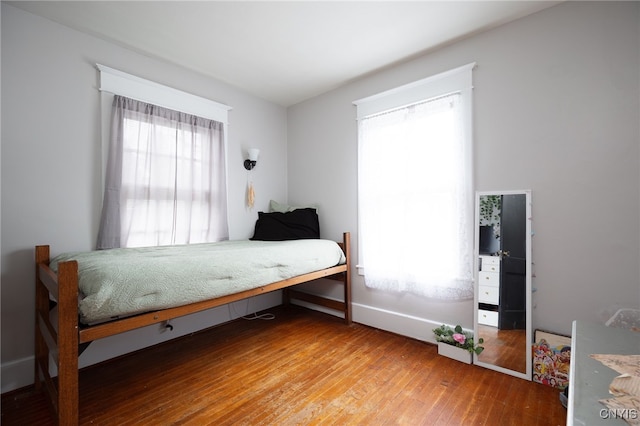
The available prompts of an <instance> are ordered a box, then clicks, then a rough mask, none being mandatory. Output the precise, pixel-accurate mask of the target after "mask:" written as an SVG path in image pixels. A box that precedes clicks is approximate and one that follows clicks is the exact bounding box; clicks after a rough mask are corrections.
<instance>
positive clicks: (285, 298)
mask: <svg viewBox="0 0 640 426" xmlns="http://www.w3.org/2000/svg"><path fill="white" fill-rule="evenodd" d="M282 304H283V305H284V306H289V305H290V304H291V293H289V289H288V288H286V287H285V288H283V289H282Z"/></svg>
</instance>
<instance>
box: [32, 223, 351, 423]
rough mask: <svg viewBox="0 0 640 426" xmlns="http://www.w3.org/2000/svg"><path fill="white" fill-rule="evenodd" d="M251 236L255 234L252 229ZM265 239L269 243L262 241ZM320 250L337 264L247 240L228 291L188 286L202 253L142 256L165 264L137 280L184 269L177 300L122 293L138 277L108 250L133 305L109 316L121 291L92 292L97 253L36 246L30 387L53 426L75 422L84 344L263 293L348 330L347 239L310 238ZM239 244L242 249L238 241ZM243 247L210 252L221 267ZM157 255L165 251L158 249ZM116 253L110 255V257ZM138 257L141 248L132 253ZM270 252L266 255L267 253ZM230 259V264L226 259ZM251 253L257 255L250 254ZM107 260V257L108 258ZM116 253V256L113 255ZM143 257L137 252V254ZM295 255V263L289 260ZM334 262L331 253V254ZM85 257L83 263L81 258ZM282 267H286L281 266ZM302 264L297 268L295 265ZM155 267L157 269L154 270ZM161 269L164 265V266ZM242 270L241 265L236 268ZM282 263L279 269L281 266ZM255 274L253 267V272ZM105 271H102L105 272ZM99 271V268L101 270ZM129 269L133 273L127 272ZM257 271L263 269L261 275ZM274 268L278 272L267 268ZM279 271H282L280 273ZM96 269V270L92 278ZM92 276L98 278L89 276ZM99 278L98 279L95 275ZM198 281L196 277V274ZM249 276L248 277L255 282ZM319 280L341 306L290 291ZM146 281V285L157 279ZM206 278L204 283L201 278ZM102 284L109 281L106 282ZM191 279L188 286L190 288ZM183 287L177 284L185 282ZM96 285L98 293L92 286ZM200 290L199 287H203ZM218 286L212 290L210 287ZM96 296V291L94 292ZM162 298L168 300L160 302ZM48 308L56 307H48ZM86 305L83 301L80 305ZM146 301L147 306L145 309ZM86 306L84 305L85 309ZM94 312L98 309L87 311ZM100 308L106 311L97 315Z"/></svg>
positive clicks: (296, 247) (297, 246)
mask: <svg viewBox="0 0 640 426" xmlns="http://www.w3.org/2000/svg"><path fill="white" fill-rule="evenodd" d="M256 231H257V229H256ZM266 239H267V240H269V238H266ZM317 241H319V242H322V244H323V245H326V246H327V247H330V246H334V252H335V247H336V246H337V247H338V249H339V251H340V252H341V255H342V256H341V258H340V260H338V261H337V262H333V261H330V260H329V262H330V263H333V264H325V265H322V266H318V263H317V262H316V259H315V258H316V257H317V256H316V255H317V253H315V251H313V250H315V249H313V250H311V249H310V248H308V247H307V246H306V244H307V243H311V240H306V239H302V240H293V241H277V242H276V241H247V242H245V243H247V244H248V245H249V246H250V247H253V249H254V250H256V247H257V250H258V251H253V252H250V253H251V254H249V259H252V260H247V259H244V260H240V261H238V262H235V263H234V264H233V265H234V266H233V268H231V269H233V270H239V271H240V272H239V274H240V275H241V276H242V277H243V278H244V280H240V281H241V282H242V285H238V286H231V287H230V289H229V290H226V291H220V290H217V289H216V290H211V291H209V290H206V289H205V290H203V289H201V288H200V287H198V286H197V285H195V284H193V282H195V281H197V280H198V279H200V278H193V277H192V276H191V272H189V271H191V270H193V269H194V268H195V269H198V268H196V267H195V266H194V265H196V263H194V260H193V258H195V257H199V256H201V255H202V253H198V254H197V255H194V254H189V253H187V254H184V253H182V254H180V255H178V257H177V258H175V259H174V260H172V261H171V262H173V263H171V262H170V263H166V262H169V261H168V260H166V259H168V258H166V257H162V256H165V255H170V253H162V254H157V252H155V253H156V254H148V253H147V254H146V255H147V256H150V257H154V256H159V257H162V259H164V260H163V261H161V262H160V263H159V264H155V266H149V267H147V268H139V269H140V270H141V271H142V272H143V275H150V274H152V273H153V271H154V270H157V269H162V271H161V273H160V275H168V278H167V281H174V282H175V281H177V279H176V274H175V273H173V274H172V273H169V274H167V271H169V272H171V271H174V270H178V269H175V267H176V265H180V264H183V265H186V268H180V269H179V271H180V274H182V276H183V277H184V279H180V291H179V292H178V293H179V295H181V296H180V297H179V298H178V299H177V300H174V299H172V298H171V297H168V296H167V295H166V294H165V293H166V291H164V287H163V286H160V287H161V288H162V289H163V291H156V292H154V290H152V289H149V288H147V287H146V286H147V285H148V283H145V284H143V285H141V286H142V287H144V289H143V291H142V293H141V294H140V295H138V296H135V295H130V294H129V293H127V292H128V291H130V290H131V288H133V287H136V286H135V285H133V284H135V282H136V281H137V280H140V276H135V277H134V278H127V277H130V276H129V275H127V274H130V272H126V270H125V268H124V267H123V264H124V263H126V262H127V261H126V260H124V259H127V258H128V257H129V256H128V255H126V256H118V255H115V254H114V253H116V252H117V251H119V250H120V251H122V250H130V249H113V250H107V251H105V252H108V254H107V257H109V261H108V262H107V264H109V265H111V266H110V267H111V268H112V269H114V270H116V271H117V273H118V274H120V275H121V276H122V277H124V279H125V281H127V282H128V283H129V287H126V286H125V288H127V290H122V292H124V293H125V294H127V296H126V297H125V299H126V300H129V302H131V301H135V303H125V304H124V305H125V308H124V309H123V310H121V311H118V309H120V308H118V309H116V310H113V309H112V307H111V306H109V305H110V298H109V295H110V294H111V295H113V294H114V293H120V292H121V290H113V289H112V288H111V289H109V288H108V289H107V290H104V289H103V288H102V287H101V286H96V285H94V284H95V282H94V281H95V280H96V279H97V278H96V276H98V277H100V276H102V275H105V274H106V272H104V273H103V272H102V271H103V270H102V269H100V266H96V265H98V263H95V262H94V260H92V259H91V258H92V256H95V254H96V252H90V253H85V254H83V253H67V254H63V255H60V256H57V257H56V258H54V259H50V247H49V246H47V245H40V246H36V248H35V262H36V321H35V324H36V325H35V379H34V382H35V387H36V389H37V390H39V389H43V390H44V391H45V394H46V395H47V396H48V399H49V400H50V402H51V406H52V408H53V411H54V414H55V417H56V420H57V422H58V424H64V425H73V424H78V413H79V391H78V357H79V354H80V353H81V349H80V348H81V347H83V346H84V345H88V344H89V343H90V342H92V341H94V340H97V339H101V338H104V337H108V336H112V335H115V334H119V333H123V332H126V331H130V330H134V329H137V328H140V327H145V326H148V325H152V324H157V323H162V322H165V321H169V320H171V319H174V318H177V317H181V316H184V315H188V314H192V313H195V312H200V311H203V310H206V309H210V308H214V307H217V306H221V305H225V304H228V303H231V302H235V301H238V300H242V299H246V298H248V297H252V296H256V295H260V294H263V293H267V292H271V291H275V290H283V303H284V304H287V303H290V301H291V300H294V299H295V300H299V301H303V302H306V303H310V304H314V305H318V306H322V307H324V308H328V309H331V310H336V311H340V312H342V313H343V315H344V321H345V323H346V324H347V325H348V324H351V260H350V234H349V233H348V232H345V233H344V234H343V239H342V241H340V242H333V241H328V240H317ZM243 244H244V243H243ZM243 244H236V242H223V243H222V244H219V245H218V243H216V244H214V246H217V248H215V249H214V251H216V250H217V251H221V252H223V257H224V256H226V257H224V258H225V259H227V262H232V261H231V260H229V259H231V258H233V256H240V255H239V254H238V251H241V250H242V248H241V247H239V246H242V245H243ZM281 245H292V246H293V252H294V253H295V254H296V255H295V256H294V258H293V260H286V261H284V260H283V261H282V262H281V261H280V260H279V256H281V254H282V253H281V252H279V251H278V250H279V249H278V247H279V246H281ZM204 246H205V245H200V244H198V245H194V247H193V248H195V250H196V251H199V252H205V251H206V249H205V247H204ZM159 249H160V251H162V252H165V251H167V250H166V249H164V248H159ZM114 250H115V251H114ZM139 251H141V252H145V250H139ZM269 252H273V253H275V254H274V255H273V256H275V257H273V256H271V255H270V254H269V255H268V254H267V253H269ZM305 252H310V253H311V257H313V258H314V259H312V260H311V261H305V260H303V259H302V258H301V257H300V254H301V253H305ZM230 253H231V258H230V257H228V256H229V254H230ZM256 253H262V254H261V255H260V256H257V255H256ZM112 254H113V255H112ZM120 254H122V253H120ZM144 255H145V254H144V253H143V256H144ZM296 256H297V257H296ZM332 256H334V255H332ZM256 257H266V258H267V259H268V260H267V261H266V262H271V263H267V264H266V265H267V266H265V264H264V263H261V261H258V260H257V259H256ZM87 259H89V260H87ZM286 262H289V263H286ZM305 262H306V263H307V264H305V265H303V266H302V267H299V266H300V264H301V263H305ZM157 265H161V266H157ZM162 265H165V266H164V267H163V266H162ZM238 265H241V266H238ZM283 265H285V266H283ZM241 267H242V268H244V267H247V268H249V267H253V270H252V271H253V272H251V271H250V270H249V269H246V270H242V269H239V268H241ZM256 268H258V269H256ZM106 269H108V268H106ZM106 269H105V270H106ZM134 269H135V268H134ZM222 269H223V272H222V274H221V275H220V277H217V278H215V279H211V280H209V281H211V282H214V283H216V284H217V283H219V282H221V281H225V280H228V279H229V275H230V272H229V271H230V270H229V268H227V269H224V268H222ZM260 269H263V270H264V269H266V270H267V271H266V273H262V272H264V271H262V272H261V271H260ZM274 269H277V270H278V271H277V272H274V271H273V270H274ZM281 269H284V270H286V271H285V272H282V271H281ZM96 271H97V272H96ZM197 272H198V274H200V275H201V276H206V274H207V273H208V272H210V270H208V269H206V268H203V270H202V271H200V270H198V271H197ZM96 274H97V275H96ZM101 274H102V275H101ZM195 275H197V274H195ZM254 277H255V279H254ZM320 278H330V279H335V280H339V281H341V282H342V283H343V286H344V301H338V300H335V299H329V298H324V297H320V296H317V295H312V294H308V293H304V292H300V291H297V290H295V289H293V288H292V287H293V286H296V285H297V284H301V283H305V282H309V281H313V280H317V279H320ZM157 280H158V279H157V278H154V277H152V278H151V280H150V281H157ZM205 280H206V279H205ZM105 281H113V280H112V279H111V278H107V279H105ZM192 281H193V282H192ZM185 282H186V283H187V284H184V283H185ZM92 287H97V290H96V289H94V288H92ZM205 287H206V286H205ZM214 287H217V286H214ZM101 291H102V293H101ZM167 300H173V301H169V302H167ZM54 302H55V303H54ZM83 302H86V303H83ZM149 303H151V304H149ZM54 304H55V305H57V319H56V320H52V316H51V314H50V312H51V307H52V306H53V305H54ZM88 305H89V307H87V306H88ZM94 306H99V309H97V310H93V307H94ZM105 306H107V308H105V309H103V308H104V307H105ZM50 360H53V362H54V364H55V366H56V367H57V371H58V376H57V379H54V378H52V377H51V375H50V373H49V368H50Z"/></svg>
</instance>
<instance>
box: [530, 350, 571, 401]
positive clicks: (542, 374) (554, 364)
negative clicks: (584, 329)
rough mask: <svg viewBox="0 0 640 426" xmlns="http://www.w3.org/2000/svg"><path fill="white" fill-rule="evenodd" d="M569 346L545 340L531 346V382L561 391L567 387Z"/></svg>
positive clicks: (569, 357)
mask: <svg viewBox="0 0 640 426" xmlns="http://www.w3.org/2000/svg"><path fill="white" fill-rule="evenodd" d="M570 360H571V346H569V345H565V344H562V343H560V344H558V345H553V344H550V343H548V342H547V340H545V339H541V340H539V341H538V342H537V343H535V344H534V345H533V381H534V382H538V383H542V384H544V385H548V386H551V387H554V388H558V389H560V390H563V389H564V388H566V387H567V386H568V385H569V363H570Z"/></svg>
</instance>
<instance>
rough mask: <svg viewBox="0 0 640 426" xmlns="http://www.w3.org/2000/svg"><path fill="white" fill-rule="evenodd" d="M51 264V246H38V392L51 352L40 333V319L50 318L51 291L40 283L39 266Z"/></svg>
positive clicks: (35, 375)
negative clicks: (41, 371)
mask: <svg viewBox="0 0 640 426" xmlns="http://www.w3.org/2000/svg"><path fill="white" fill-rule="evenodd" d="M41 263H44V264H45V265H48V264H49V246H36V318H35V353H34V356H35V358H34V359H35V363H34V369H35V371H34V377H33V380H34V386H35V388H36V390H40V389H41V388H42V381H41V380H40V369H42V370H44V371H49V350H48V347H47V343H46V342H45V340H44V337H43V335H42V332H41V331H40V327H41V320H40V317H46V318H48V317H49V291H48V290H47V288H46V287H45V286H44V284H42V282H41V281H40V268H39V267H38V265H40V264H41Z"/></svg>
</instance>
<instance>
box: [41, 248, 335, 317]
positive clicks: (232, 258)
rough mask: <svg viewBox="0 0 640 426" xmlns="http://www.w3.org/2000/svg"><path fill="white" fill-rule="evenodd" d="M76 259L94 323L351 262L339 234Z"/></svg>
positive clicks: (70, 256)
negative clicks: (336, 236) (327, 237)
mask: <svg viewBox="0 0 640 426" xmlns="http://www.w3.org/2000/svg"><path fill="white" fill-rule="evenodd" d="M67 260H76V261H77V262H78V280H79V292H80V301H79V308H78V309H79V313H80V320H81V322H83V323H85V324H93V323H99V322H104V321H108V320H111V319H115V318H119V317H123V316H129V315H134V314H138V313H142V312H148V311H154V310H159V309H166V308H171V307H175V306H181V305H186V304H189V303H194V302H198V301H201V300H207V299H213V298H216V297H221V296H225V295H229V294H233V293H238V292H241V291H244V290H250V289H253V288H256V287H260V286H263V285H266V284H269V283H273V282H277V281H281V280H285V279H288V278H292V277H295V276H297V275H302V274H305V273H309V272H314V271H318V270H321V269H326V268H329V267H332V266H336V265H339V264H343V263H345V261H346V259H345V256H344V253H343V252H342V249H341V248H340V246H339V245H338V244H337V243H336V242H335V241H329V240H318V239H308V240H292V241H250V240H242V241H223V242H218V243H206V244H191V245H181V246H163V247H143V248H123V249H110V250H98V251H91V252H75V253H64V254H61V255H59V256H57V257H55V258H54V259H53V260H52V261H51V263H50V267H51V268H52V269H53V270H54V271H55V270H57V265H58V263H59V262H63V261H67Z"/></svg>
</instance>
